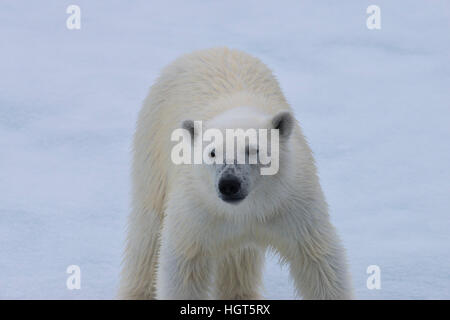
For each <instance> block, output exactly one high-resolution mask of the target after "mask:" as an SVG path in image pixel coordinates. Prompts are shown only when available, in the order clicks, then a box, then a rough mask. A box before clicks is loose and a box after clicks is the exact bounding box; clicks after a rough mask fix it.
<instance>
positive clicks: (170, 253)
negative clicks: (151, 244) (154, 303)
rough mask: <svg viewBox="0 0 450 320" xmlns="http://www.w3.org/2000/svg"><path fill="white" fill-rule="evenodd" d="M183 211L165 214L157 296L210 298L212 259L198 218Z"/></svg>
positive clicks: (181, 298) (179, 298)
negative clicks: (197, 224) (200, 238)
mask: <svg viewBox="0 0 450 320" xmlns="http://www.w3.org/2000/svg"><path fill="white" fill-rule="evenodd" d="M195 218H196V217H190V219H189V218H188V219H187V220H184V219H183V215H182V213H180V212H176V213H175V214H174V212H171V211H170V210H168V213H167V215H166V217H165V221H164V225H163V230H162V237H161V249H160V257H159V265H158V271H157V272H158V275H157V285H156V291H157V294H156V296H157V299H173V300H184V299H186V300H202V299H207V298H208V295H209V294H208V293H209V287H210V269H211V266H210V261H209V260H210V259H209V255H207V254H206V253H205V251H204V250H202V248H201V246H200V245H199V242H198V239H197V236H198V235H199V234H200V231H199V230H197V231H195V229H196V228H195V222H194V221H195V220H196V219H195Z"/></svg>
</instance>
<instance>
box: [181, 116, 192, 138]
mask: <svg viewBox="0 0 450 320" xmlns="http://www.w3.org/2000/svg"><path fill="white" fill-rule="evenodd" d="M181 127H182V128H183V129H186V130H187V131H189V134H190V135H191V139H194V137H195V124H194V121H192V120H184V121H183V122H182V123H181Z"/></svg>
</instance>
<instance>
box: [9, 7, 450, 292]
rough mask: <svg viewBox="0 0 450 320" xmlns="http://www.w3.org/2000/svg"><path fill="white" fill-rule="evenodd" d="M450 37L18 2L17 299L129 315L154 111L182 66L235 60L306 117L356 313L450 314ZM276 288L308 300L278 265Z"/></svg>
mask: <svg viewBox="0 0 450 320" xmlns="http://www.w3.org/2000/svg"><path fill="white" fill-rule="evenodd" d="M70 4H77V5H79V6H80V7H81V18H82V22H81V30H78V31H77V30H75V31H70V30H68V29H67V28H66V19H67V17H68V14H66V8H67V6H68V5H70ZM370 4H377V5H379V6H380V8H381V26H382V29H381V30H368V29H367V27H366V18H367V16H368V15H367V14H366V8H367V6H369V5H370ZM449 24H450V3H449V2H448V1H425V0H423V1H376V2H368V1H356V0H355V1H345V3H344V1H339V2H338V1H320V2H319V1H262V0H259V1H220V2H219V1H206V0H205V1H164V2H163V1H159V2H156V1H71V2H69V1H33V2H32V1H2V2H1V3H0V147H1V149H0V150H1V151H0V298H8V299H16V298H32V299H37V298H39V299H47V298H58V299H79V298H85V299H90V298H97V299H107V298H114V296H115V293H116V289H117V284H118V274H119V270H120V260H121V253H122V248H123V242H124V234H125V223H126V216H127V214H128V211H129V190H130V181H129V164H130V143H131V137H132V133H133V130H134V123H135V121H136V116H137V112H138V110H139V108H140V105H141V102H142V100H143V99H144V97H145V96H146V94H147V90H148V88H149V86H150V85H151V84H152V82H153V81H154V80H155V78H156V77H157V76H158V72H159V71H160V70H161V68H163V67H164V66H165V65H166V64H168V63H170V62H171V61H172V60H173V59H175V58H176V57H178V56H179V55H181V54H183V53H187V52H190V51H192V50H195V49H202V48H208V47H213V46H229V47H232V48H239V49H242V50H244V51H247V52H249V53H251V54H253V55H255V56H257V57H259V58H261V59H262V60H263V61H264V62H265V63H266V64H267V65H268V66H269V67H270V68H272V69H273V70H274V73H275V74H276V76H277V78H278V79H279V81H280V83H281V86H282V89H283V90H284V93H285V95H286V97H287V99H288V101H289V102H290V103H291V105H292V106H293V108H294V110H295V115H296V117H297V118H298V120H299V121H300V123H301V125H302V127H303V129H304V132H305V134H306V136H307V138H308V141H309V143H310V145H311V147H312V149H313V151H314V153H315V157H316V160H317V165H318V168H319V173H320V178H321V182H322V186H323V188H324V191H325V194H326V196H327V199H328V202H329V205H330V214H331V216H332V220H333V223H334V224H335V225H336V226H337V228H338V230H339V233H340V235H341V237H342V238H343V241H344V244H345V246H346V248H347V250H348V256H349V261H350V266H351V272H352V275H353V280H354V285H355V289H356V295H357V297H358V298H365V299H399V298H401V299H418V298H424V299H428V298H447V299H449V298H450V289H449V288H450V235H449V230H450V218H449V208H450V200H449V180H450V173H449V169H450V165H449V164H450V152H449V139H450V130H449V116H450V104H449V102H450V90H449V89H450V63H449V57H450V37H449V30H450V28H449V27H450V25H449ZM71 264H76V265H79V266H80V267H81V271H82V283H81V290H73V291H69V290H67V289H66V279H67V277H68V275H67V274H66V273H65V271H66V268H67V266H68V265H71ZM371 264H376V265H379V266H380V268H381V281H382V288H381V290H372V291H370V290H368V289H367V288H366V279H367V276H368V275H367V274H366V268H367V266H368V265H371ZM265 286H266V291H265V296H266V297H267V298H275V299H278V298H288V299H290V298H293V297H294V295H293V289H292V285H291V284H290V281H289V278H288V275H287V269H286V268H280V267H279V266H278V265H277V259H276V258H275V257H269V259H268V262H267V267H266V272H265Z"/></svg>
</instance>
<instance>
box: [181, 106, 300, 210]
mask: <svg viewBox="0 0 450 320" xmlns="http://www.w3.org/2000/svg"><path fill="white" fill-rule="evenodd" d="M293 127H294V118H293V116H292V115H291V114H290V113H289V112H280V113H279V114H277V115H275V116H271V115H267V114H263V113H261V111H259V110H256V109H253V108H247V107H239V108H234V109H231V110H228V111H226V112H224V113H222V114H219V115H218V116H216V117H214V118H213V119H210V120H208V121H206V122H204V123H203V122H202V123H200V122H197V121H192V120H186V121H184V122H183V128H184V129H187V130H188V131H189V133H190V136H191V139H193V145H194V147H193V149H194V153H195V152H196V151H195V150H197V151H199V150H200V151H201V155H202V163H201V164H198V165H196V166H194V169H193V170H194V172H193V177H194V181H193V183H195V184H197V185H199V186H201V189H203V190H204V191H205V194H206V195H207V196H208V197H214V199H215V200H221V201H222V203H223V202H225V203H226V204H228V205H239V204H240V203H242V202H244V201H245V199H246V198H247V197H248V196H249V195H251V194H252V191H253V190H254V189H255V188H257V187H258V185H261V184H263V183H264V185H265V186H270V188H277V183H279V182H278V181H279V179H275V178H274V176H275V175H276V174H277V171H278V165H279V157H280V154H279V150H282V149H283V148H281V149H280V145H282V144H286V143H287V141H288V139H289V136H290V134H291V132H292V129H293ZM196 148H198V149H196ZM214 199H212V200H213V201H214Z"/></svg>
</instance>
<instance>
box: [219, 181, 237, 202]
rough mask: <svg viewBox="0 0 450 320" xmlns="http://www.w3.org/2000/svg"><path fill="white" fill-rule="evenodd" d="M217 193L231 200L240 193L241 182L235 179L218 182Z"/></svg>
mask: <svg viewBox="0 0 450 320" xmlns="http://www.w3.org/2000/svg"><path fill="white" fill-rule="evenodd" d="M219 191H220V193H221V194H223V195H224V196H225V197H227V198H233V197H234V196H236V195H238V193H239V191H241V182H240V181H239V179H237V178H236V177H226V178H222V179H220V181H219Z"/></svg>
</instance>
